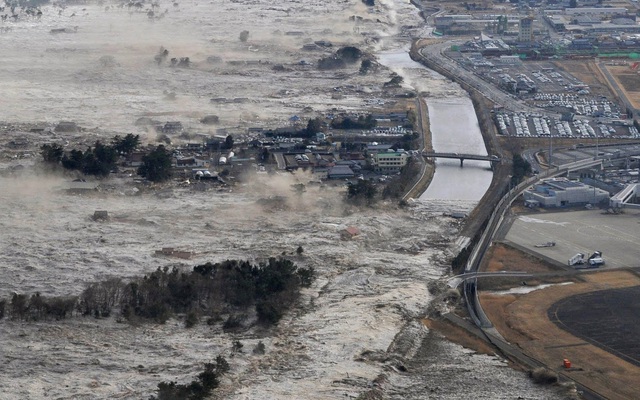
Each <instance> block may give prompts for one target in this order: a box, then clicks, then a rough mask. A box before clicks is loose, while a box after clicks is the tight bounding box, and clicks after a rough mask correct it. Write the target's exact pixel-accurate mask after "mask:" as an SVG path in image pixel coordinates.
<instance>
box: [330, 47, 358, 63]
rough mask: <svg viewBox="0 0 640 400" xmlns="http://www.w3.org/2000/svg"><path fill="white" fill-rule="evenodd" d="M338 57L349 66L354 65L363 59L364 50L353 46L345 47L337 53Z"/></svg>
mask: <svg viewBox="0 0 640 400" xmlns="http://www.w3.org/2000/svg"><path fill="white" fill-rule="evenodd" d="M336 56H338V58H340V59H341V60H342V61H344V62H345V63H348V64H353V63H354V62H356V61H358V59H360V57H362V50H360V49H359V48H357V47H353V46H345V47H342V48H341V49H339V50H338V51H336Z"/></svg>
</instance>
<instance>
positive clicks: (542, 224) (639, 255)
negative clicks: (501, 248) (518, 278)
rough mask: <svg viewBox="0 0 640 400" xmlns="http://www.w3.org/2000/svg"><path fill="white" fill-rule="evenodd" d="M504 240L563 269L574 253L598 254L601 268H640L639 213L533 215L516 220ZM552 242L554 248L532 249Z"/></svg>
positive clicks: (627, 210) (573, 212)
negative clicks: (561, 265) (597, 252)
mask: <svg viewBox="0 0 640 400" xmlns="http://www.w3.org/2000/svg"><path fill="white" fill-rule="evenodd" d="M505 239H506V240H507V241H510V242H513V243H515V244H517V245H520V246H522V247H523V248H525V249H527V250H529V251H530V252H531V253H534V254H539V255H541V256H543V257H548V258H550V259H553V260H555V261H557V262H559V263H562V264H564V265H567V261H568V260H569V258H571V257H572V256H574V255H575V254H577V253H583V254H585V256H589V255H590V254H592V253H593V252H594V251H601V252H602V256H603V258H604V260H605V265H604V266H603V267H601V268H603V269H611V268H619V267H638V266H640V247H639V246H638V243H640V210H629V209H626V210H625V213H624V214H619V215H612V214H606V213H604V212H603V211H602V210H583V211H564V212H554V213H536V214H527V215H520V216H518V217H516V218H515V219H514V221H513V223H512V225H511V226H510V228H509V230H508V233H507V234H506V237H505ZM547 242H555V243H556V245H555V246H554V247H541V248H537V247H535V245H538V244H543V243H547Z"/></svg>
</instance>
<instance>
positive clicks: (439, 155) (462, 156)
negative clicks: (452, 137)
mask: <svg viewBox="0 0 640 400" xmlns="http://www.w3.org/2000/svg"><path fill="white" fill-rule="evenodd" d="M422 155H423V156H425V157H427V158H457V159H458V160H460V166H461V167H462V166H464V160H480V161H489V162H491V166H492V167H493V164H494V163H499V162H500V161H501V160H502V159H501V158H500V157H498V156H495V155H491V156H481V155H478V154H463V153H438V152H434V151H425V152H423V153H422Z"/></svg>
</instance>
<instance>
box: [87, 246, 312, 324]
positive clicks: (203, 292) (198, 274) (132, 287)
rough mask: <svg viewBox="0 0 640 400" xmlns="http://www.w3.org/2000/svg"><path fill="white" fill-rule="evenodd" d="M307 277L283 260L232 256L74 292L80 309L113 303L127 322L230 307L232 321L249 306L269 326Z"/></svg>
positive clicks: (96, 311)
mask: <svg viewBox="0 0 640 400" xmlns="http://www.w3.org/2000/svg"><path fill="white" fill-rule="evenodd" d="M313 279H314V270H313V268H298V267H297V266H296V265H295V264H294V263H293V262H292V261H290V260H288V259H284V258H280V259H276V258H270V259H269V260H268V262H266V263H260V264H258V265H252V264H251V263H250V262H249V261H238V260H227V261H225V262H222V263H215V264H212V263H206V264H203V265H198V266H196V267H194V268H193V270H192V271H191V272H189V273H185V272H180V271H179V270H178V269H177V268H173V269H172V270H169V268H168V267H165V268H162V269H160V268H158V269H157V270H156V271H154V272H153V273H151V274H149V275H146V276H144V278H142V279H137V280H134V281H132V282H129V283H127V284H124V283H120V284H114V282H112V281H107V282H102V283H99V284H95V285H92V286H90V287H89V288H87V290H85V291H84V292H83V293H82V295H81V296H80V305H81V308H80V309H81V311H82V313H83V314H85V315H98V316H100V315H105V314H106V315H109V313H110V312H111V309H112V308H113V307H114V306H116V305H119V307H120V309H121V312H122V314H123V316H124V317H125V318H127V319H129V320H133V319H143V320H153V321H156V322H160V323H162V322H165V321H166V320H167V319H168V318H169V317H171V315H173V314H175V313H195V314H196V315H209V316H215V315H219V314H220V313H224V312H231V311H232V312H231V316H230V317H229V319H234V318H235V319H238V316H240V315H242V314H243V313H245V312H246V311H247V309H248V308H250V307H255V310H256V312H257V315H258V319H259V321H260V322H263V323H266V324H274V323H276V322H278V320H279V319H280V318H281V317H282V315H283V314H284V312H285V311H286V310H287V309H288V307H290V306H291V305H293V304H294V303H295V301H296V300H297V298H298V296H299V294H300V288H301V287H306V286H309V285H310V284H311V282H312V281H313ZM116 283H117V282H116Z"/></svg>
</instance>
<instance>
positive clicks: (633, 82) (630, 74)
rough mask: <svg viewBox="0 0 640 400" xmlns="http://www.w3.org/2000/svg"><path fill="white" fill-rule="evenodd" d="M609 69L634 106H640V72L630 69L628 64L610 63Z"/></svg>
mask: <svg viewBox="0 0 640 400" xmlns="http://www.w3.org/2000/svg"><path fill="white" fill-rule="evenodd" d="M607 69H608V70H609V72H610V73H611V75H612V76H613V77H614V78H615V80H616V81H618V84H619V85H620V87H621V88H622V90H623V91H624V92H625V94H626V96H627V98H628V99H629V101H630V102H631V103H632V104H633V106H634V107H635V108H640V75H638V72H637V71H632V70H630V69H629V67H628V66H618V65H616V66H611V65H608V66H607Z"/></svg>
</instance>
